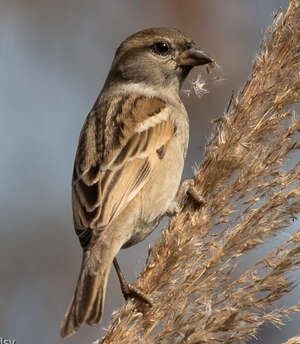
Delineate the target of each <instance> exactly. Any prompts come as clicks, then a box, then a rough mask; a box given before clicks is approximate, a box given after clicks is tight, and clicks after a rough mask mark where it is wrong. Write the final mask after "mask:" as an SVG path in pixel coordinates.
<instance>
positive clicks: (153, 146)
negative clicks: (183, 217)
mask: <svg viewBox="0 0 300 344" xmlns="http://www.w3.org/2000/svg"><path fill="white" fill-rule="evenodd" d="M175 131H176V126H175V124H174V122H173V119H172V116H171V113H170V108H169V107H168V106H167V105H166V103H165V102H164V101H163V100H162V99H160V98H149V97H145V96H141V95H137V94H134V95H120V96H119V97H114V99H113V100H110V101H109V100H108V101H101V102H100V103H99V104H97V103H96V104H95V106H94V108H93V110H92V111H91V112H90V114H89V115H88V117H87V119H86V122H85V124H84V126H83V128H82V131H81V135H80V138H79V145H78V149H77V153H76V158H75V165H74V172H73V214H74V223H75V228H76V230H77V232H78V235H79V237H80V236H81V237H84V238H86V234H84V235H83V234H82V231H83V230H85V229H89V228H92V229H93V228H97V229H101V228H103V227H105V226H107V225H108V224H110V223H111V221H112V220H113V219H114V218H115V217H116V216H117V215H118V214H119V213H120V211H121V210H122V209H124V208H125V207H126V206H127V204H128V203H129V202H130V200H131V199H133V198H134V197H135V195H136V194H137V193H138V192H139V191H140V189H141V188H142V187H143V186H144V185H145V183H146V182H147V180H148V179H149V177H150V175H151V172H152V171H153V168H155V164H156V163H159V160H160V155H159V154H158V152H161V151H163V152H165V150H166V147H167V144H168V142H169V140H170V139H171V138H172V136H173V135H174V134H175ZM160 154H161V153H160Z"/></svg>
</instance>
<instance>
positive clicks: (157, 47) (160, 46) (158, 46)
mask: <svg viewBox="0 0 300 344" xmlns="http://www.w3.org/2000/svg"><path fill="white" fill-rule="evenodd" d="M152 49H153V51H154V52H155V54H158V55H167V54H169V52H170V50H171V46H170V44H169V43H168V42H164V41H162V42H156V43H154V44H153V46H152Z"/></svg>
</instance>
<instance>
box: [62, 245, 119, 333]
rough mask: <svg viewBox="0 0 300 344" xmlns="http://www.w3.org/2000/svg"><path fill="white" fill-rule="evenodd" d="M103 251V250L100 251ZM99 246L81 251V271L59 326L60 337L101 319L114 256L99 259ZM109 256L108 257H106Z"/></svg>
mask: <svg viewBox="0 0 300 344" xmlns="http://www.w3.org/2000/svg"><path fill="white" fill-rule="evenodd" d="M102 253H103V251H102ZM99 255H100V256H101V248H99V249H98V247H94V248H93V249H92V250H88V251H85V252H84V253H83V259H82V265H81V271H80V275H79V278H78V282H77V286H76V290H75V293H74V296H73V299H72V302H71V304H70V306H69V308H68V310H67V312H66V315H65V318H64V321H63V323H62V326H61V331H60V335H61V336H62V337H67V336H71V335H72V334H73V333H75V332H76V331H77V330H78V329H79V327H80V326H81V325H82V324H83V323H86V324H88V325H93V326H95V325H98V324H99V323H100V321H101V317H102V314H103V308H104V300H105V294H106V286H107V280H108V275H109V271H110V267H111V264H112V261H113V258H114V256H111V254H109V256H111V257H108V255H107V254H106V256H105V257H103V258H105V259H101V257H99ZM108 258H109V259H108Z"/></svg>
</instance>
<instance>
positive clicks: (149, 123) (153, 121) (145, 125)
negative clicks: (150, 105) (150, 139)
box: [135, 111, 169, 133]
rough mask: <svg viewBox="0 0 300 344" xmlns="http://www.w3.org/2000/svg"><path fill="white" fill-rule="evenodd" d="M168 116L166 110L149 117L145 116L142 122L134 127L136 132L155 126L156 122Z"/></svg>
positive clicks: (164, 119)
mask: <svg viewBox="0 0 300 344" xmlns="http://www.w3.org/2000/svg"><path fill="white" fill-rule="evenodd" d="M168 117H169V113H168V112H167V111H163V112H160V113H158V114H157V115H154V116H152V117H150V118H147V119H146V120H145V121H144V122H142V123H141V124H140V125H139V126H138V127H137V128H136V129H135V132H136V133H141V132H143V131H145V130H147V129H149V128H152V127H155V126H156V124H159V123H161V122H162V121H166V120H167V119H168Z"/></svg>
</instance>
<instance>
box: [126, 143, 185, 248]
mask: <svg viewBox="0 0 300 344" xmlns="http://www.w3.org/2000/svg"><path fill="white" fill-rule="evenodd" d="M174 141H175V140H174ZM184 148H185V147H178V143H177V144H176V141H175V142H173V143H172V144H171V145H170V147H168V149H167V152H166V154H165V156H164V158H163V159H161V160H160V162H159V163H158V164H156V166H157V168H156V169H155V170H154V171H153V172H152V174H151V177H150V179H149V181H148V182H147V183H146V184H145V186H144V187H143V188H142V189H141V191H140V192H139V193H138V195H137V196H136V198H135V199H134V200H133V201H134V202H133V203H136V206H137V207H138V208H139V216H138V220H137V221H136V223H135V224H134V225H133V226H132V231H131V235H130V238H129V240H127V241H126V243H125V244H124V245H123V248H126V247H129V246H132V245H135V244H137V243H138V242H140V241H142V240H144V239H145V238H146V237H147V236H148V235H149V234H150V233H151V232H152V231H153V230H154V229H155V228H156V227H157V225H158V224H159V222H160V220H161V218H162V217H163V216H164V215H165V213H166V211H167V210H168V208H169V206H170V203H171V202H172V201H173V200H174V198H175V196H176V193H177V191H178V188H179V185H180V180H181V176H182V170H183V165H184V158H185V157H184V155H185V149H184Z"/></svg>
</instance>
